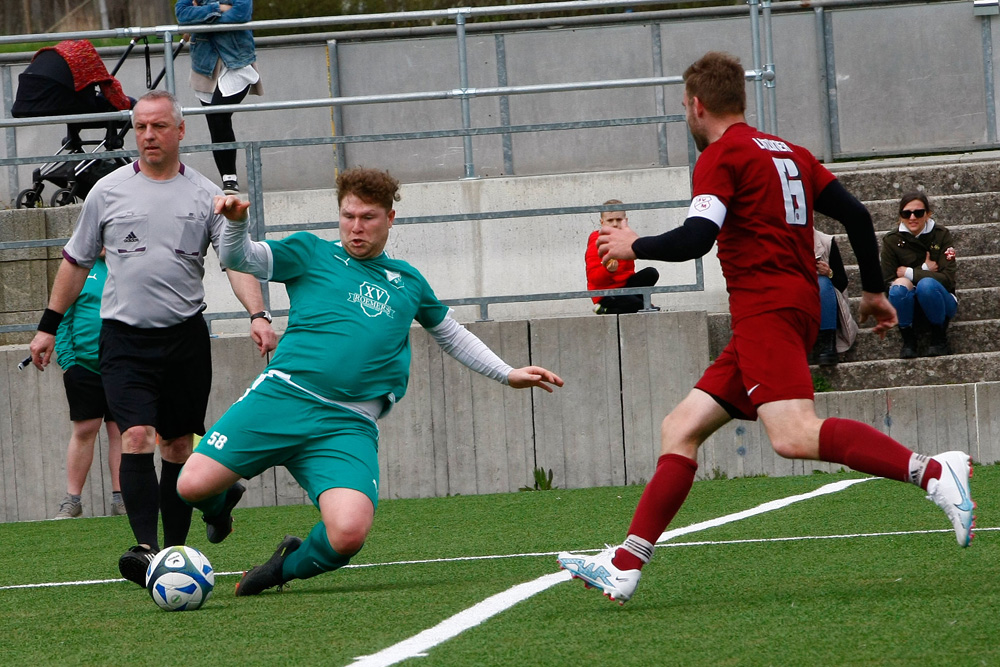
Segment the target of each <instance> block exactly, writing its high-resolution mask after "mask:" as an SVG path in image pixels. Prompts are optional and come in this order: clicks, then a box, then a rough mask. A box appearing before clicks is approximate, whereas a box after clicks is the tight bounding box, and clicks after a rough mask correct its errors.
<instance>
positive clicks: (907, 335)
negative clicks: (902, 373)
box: [899, 327, 917, 359]
mask: <svg viewBox="0 0 1000 667" xmlns="http://www.w3.org/2000/svg"><path fill="white" fill-rule="evenodd" d="M899 334H900V335H901V336H902V337H903V347H902V348H900V350H899V358H900V359H916V357H917V332H916V330H915V329H914V328H913V327H899Z"/></svg>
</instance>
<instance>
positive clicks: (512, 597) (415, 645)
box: [351, 477, 879, 667]
mask: <svg viewBox="0 0 1000 667" xmlns="http://www.w3.org/2000/svg"><path fill="white" fill-rule="evenodd" d="M869 479H879V478H877V477H862V478H861V479H849V480H844V481H840V482H834V483H833V484H827V485H825V486H821V487H820V488H818V489H816V490H814V491H810V492H809V493H802V494H799V495H796V496H789V497H787V498H779V499H777V500H772V501H770V502H766V503H763V504H761V505H758V506H757V507H754V508H751V509H748V510H744V511H742V512H736V513H735V514H727V515H726V516H721V517H718V518H715V519H711V520H709V521H702V522H700V523H696V524H692V525H690V526H684V527H683V528H677V529H675V530H669V531H666V532H665V533H663V534H662V535H660V539H658V540H657V543H660V542H663V541H665V540H669V539H671V538H673V537H678V536H680V535H687V534H688V533H693V532H696V531H700V530H707V529H709V528H714V527H716V526H722V525H724V524H727V523H731V522H733V521H741V520H742V519H746V518H749V517H752V516H756V515H758V514H763V513H765V512H772V511H774V510H777V509H781V508H783V507H787V506H788V505H791V504H793V503H797V502H800V501H803V500H808V499H810V498H816V497H818V496H824V495H827V494H829V493H836V492H838V491H842V490H844V489H846V488H848V487H849V486H852V485H854V484H858V483H860V482H866V481H868V480H869ZM570 579H571V576H570V574H569V573H568V572H566V571H560V572H555V573H553V574H546V575H545V576H542V577H539V578H538V579H535V580H534V581H529V582H527V583H524V584H518V585H517V586H514V587H513V588H510V589H508V590H506V591H504V592H502V593H497V594H496V595H493V596H491V597H488V598H486V599H485V600H483V601H482V602H480V603H478V604H476V605H473V606H472V607H470V608H468V609H465V610H463V611H460V612H458V613H457V614H455V615H454V616H452V617H450V618H446V619H445V620H443V621H441V622H440V623H438V624H437V625H435V626H434V627H432V628H428V629H427V630H424V631H423V632H420V633H418V634H416V635H414V636H412V637H410V638H409V639H404V640H403V641H401V642H399V643H397V644H393V645H392V646H389V647H388V648H384V649H382V650H381V651H379V652H378V653H373V654H371V655H365V656H359V657H357V658H355V659H354V663H352V665H351V667H389V665H394V664H396V663H397V662H402V661H403V660H406V659H408V658H416V657H420V656H425V655H427V651H429V650H430V649H432V648H434V647H435V646H437V645H438V644H441V643H443V642H445V641H447V640H449V639H451V638H453V637H456V636H457V635H459V634H461V633H462V632H464V631H466V630H468V629H469V628H473V627H475V626H477V625H479V624H480V623H482V622H483V621H485V620H487V619H489V618H491V617H493V616H496V615H497V614H499V613H500V612H502V611H506V610H507V609H509V608H510V607H513V606H514V605H515V604H517V603H518V602H521V601H523V600H526V599H528V598H530V597H531V596H533V595H535V594H536V593H541V592H542V591H544V590H547V589H549V588H551V587H552V586H555V585H556V584H558V583H560V582H563V581H569V580H570Z"/></svg>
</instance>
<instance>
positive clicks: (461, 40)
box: [0, 0, 777, 333]
mask: <svg viewBox="0 0 1000 667" xmlns="http://www.w3.org/2000/svg"><path fill="white" fill-rule="evenodd" d="M681 1H682V0H664V1H663V2H661V3H656V4H661V5H674V4H678V3H679V2H681ZM634 4H635V3H634V1H632V0H578V1H576V2H551V3H543V4H534V5H512V6H504V7H482V8H469V7H460V8H453V9H447V10H429V11H419V12H394V13H383V14H368V15H352V16H332V17H318V18H310V19H284V20H275V21H254V22H250V23H244V24H233V25H226V26H223V25H185V26H179V25H172V26H155V27H133V28H118V29H114V30H102V31H82V32H65V33H54V34H49V35H44V36H39V35H8V36H0V44H3V43H20V42H27V41H61V40H64V39H100V38H109V37H110V38H131V39H133V40H136V39H140V38H148V37H156V38H159V39H161V40H162V41H163V43H164V46H165V47H166V45H171V46H172V45H173V40H174V38H175V36H177V35H179V34H182V33H200V32H213V31H219V30H243V29H252V30H256V31H260V30H269V29H283V30H288V29H301V28H308V27H319V26H344V25H351V24H359V23H366V24H371V23H378V22H387V21H420V20H439V19H446V20H449V21H454V32H455V36H456V43H457V58H458V69H459V81H458V84H459V87H458V88H454V89H448V90H432V91H422V92H416V93H397V94H385V95H362V96H340V95H338V94H337V92H338V91H337V89H336V88H337V85H338V84H337V82H336V77H334V79H333V80H334V84H333V90H331V96H330V97H324V98H315V99H304V100H288V101H282V102H265V103H256V104H240V105H224V106H213V107H210V108H205V107H190V108H185V109H184V114H185V115H199V114H209V113H252V112H260V111H273V110H286V109H307V108H316V107H329V108H331V109H332V110H333V112H334V114H335V116H336V114H338V113H339V112H340V110H341V109H342V108H343V107H347V106H352V105H364V104H378V103H406V102H416V101H428V100H457V101H458V102H459V104H460V105H461V110H462V113H461V118H462V127H461V128H455V129H450V130H435V131H424V132H397V133H380V134H372V135H355V136H333V137H313V138H308V139H287V140H268V141H242V142H232V143H227V144H211V145H198V146H185V147H184V151H185V152H186V153H191V152H203V151H210V150H219V149H226V148H236V149H238V150H244V151H245V153H246V167H247V175H248V181H249V183H248V185H249V193H250V195H251V203H252V206H251V209H250V211H251V216H252V219H251V233H252V235H253V237H254V238H255V239H261V238H264V235H265V234H266V233H269V232H276V231H292V230H299V229H319V228H334V227H336V221H329V222H323V223H308V224H300V225H280V226H272V227H268V226H267V225H266V224H265V221H264V219H263V216H264V206H263V179H262V175H263V160H262V152H263V151H266V150H267V149H271V148H279V147H289V146H315V145H335V146H342V145H346V144H351V143H365V142H375V141H400V140H415V139H428V138H438V137H461V138H462V142H463V151H464V156H465V160H464V173H465V177H466V178H474V177H475V164H474V161H473V156H472V137H474V136H483V135H502V136H503V137H505V138H506V139H507V140H509V137H510V136H511V135H514V134H517V133H524V132H549V131H560V130H570V129H582V128H599V127H622V126H627V125H646V124H652V125H657V126H658V128H659V135H660V137H661V141H665V139H663V137H665V132H664V128H665V125H666V124H667V123H683V122H684V120H685V118H684V116H683V115H677V114H666V113H665V110H664V107H663V93H662V88H663V87H664V86H668V85H678V84H681V83H682V82H683V80H682V78H681V77H680V76H654V77H646V78H632V79H614V80H603V81H585V82H568V83H550V84H535V85H522V86H509V85H501V86H494V87H487V88H477V87H472V86H470V85H469V73H468V60H467V57H466V29H465V28H466V21H467V19H468V18H470V17H476V16H496V15H509V14H519V13H525V12H531V13H545V12H554V11H566V10H587V9H601V8H618V7H621V8H628V7H631V6H633V5H634ZM748 5H749V16H750V24H751V45H752V49H753V53H754V69H753V70H749V71H747V73H746V76H747V79H748V80H749V81H752V82H753V83H754V92H755V101H756V107H757V118H758V122H759V123H761V125H762V129H764V126H765V124H766V127H767V128H768V129H769V130H770V131H772V132H773V131H776V129H777V120H776V118H777V113H776V107H775V104H776V103H775V97H774V94H773V90H774V82H775V69H774V64H773V57H772V53H773V47H772V45H771V29H770V20H771V17H770V7H771V0H749V2H748ZM761 20H763V24H764V28H763V41H762V38H761V27H760V22H761ZM331 46H332V47H333V48H332V51H331V55H332V58H333V59H335V53H336V51H335V49H336V42H335V40H333V44H332V45H331ZM173 55H174V51H173V49H172V48H164V49H163V60H164V75H165V76H164V81H165V87H166V88H167V90H170V91H171V92H173V91H175V86H176V78H175V76H174V60H173ZM762 60H763V62H762ZM333 66H334V63H333V62H332V63H331V68H332V67H333ZM0 70H2V71H3V73H4V74H5V76H4V80H3V81H0V86H2V87H3V93H4V102H5V104H6V105H7V107H8V108H9V107H10V104H11V103H12V98H13V95H12V92H11V82H10V75H9V71H8V69H7V68H2V67H0ZM660 73H662V72H660ZM636 87H652V88H654V89H655V90H656V104H657V107H656V108H657V111H658V114H657V115H653V116H645V117H635V118H614V119H605V120H591V121H575V122H561V123H536V124H530V125H510V124H503V125H501V126H499V127H472V120H471V114H470V113H469V108H470V107H469V104H470V101H471V100H472V99H473V98H477V97H494V96H496V97H501V98H504V99H505V98H506V97H508V96H516V95H533V94H540V93H553V92H568V91H584V90H608V89H611V90H613V89H622V88H636ZM765 91H768V92H769V93H770V96H769V99H768V102H769V104H768V106H769V111H770V115H768V114H766V113H765V99H764V98H765ZM130 116H131V114H130V112H127V111H123V112H110V113H101V114H81V115H70V116H50V117H44V118H20V119H7V118H3V119H0V128H4V129H5V130H6V137H7V144H8V155H11V154H13V155H16V154H17V153H16V141H15V139H14V135H13V130H14V128H16V127H25V126H32V125H52V124H63V123H83V122H94V121H130ZM768 119H769V120H768ZM336 127H338V128H339V127H342V124H341V123H336ZM11 148H13V149H14V150H13V151H12V150H11ZM665 151H666V148H665V144H661V149H660V153H661V155H665ZM688 153H689V164H690V165H692V166H693V164H694V157H695V148H694V145H693V142H692V141H691V140H690V136H688ZM135 155H136V152H135V151H107V152H101V153H100V158H102V159H104V158H115V157H134V156H135ZM337 155H338V161H339V166H340V167H343V166H345V164H344V162H343V151H337ZM93 157H94V156H93V155H90V154H82V155H81V154H67V155H61V156H31V157H8V158H4V159H0V167H3V166H7V167H10V168H11V169H10V171H11V172H13V173H14V174H15V175H14V178H16V167H17V166H18V165H24V164H40V163H51V162H71V161H81V160H87V159H93ZM14 189H15V190H16V188H14ZM687 204H688V202H687V201H683V202H676V201H675V202H631V203H626V204H625V207H626V208H627V209H629V210H641V209H644V208H646V209H648V208H656V207H659V208H679V207H686V206H687ZM599 210H602V209H601V207H595V206H581V207H571V208H567V209H550V210H547V211H542V212H540V211H539V210H538V209H533V210H531V211H501V212H489V213H478V214H468V215H458V216H424V217H421V218H418V219H412V220H405V219H397V220H396V221H395V224H401V223H402V224H407V223H409V224H427V223H434V222H450V221H455V220H485V219H498V218H512V217H522V216H528V215H532V216H534V215H543V214H551V215H568V214H579V213H586V212H595V211H599ZM65 241H66V239H39V240H33V241H18V242H7V243H0V251H2V250H7V249H23V248H33V247H53V246H58V245H63V244H64V243H65ZM695 268H696V278H695V281H694V282H693V283H691V284H688V285H669V286H660V287H650V288H633V289H620V290H604V291H601V292H587V291H584V292H579V291H574V292H556V293H547V294H522V295H504V296H481V297H467V298H463V299H452V300H449V301H446V303H448V304H449V305H477V306H478V307H479V309H480V317H481V319H488V308H489V305H490V304H495V303H511V302H518V301H522V302H530V301H543V300H545V301H547V300H555V299H570V298H582V297H590V296H595V295H597V296H607V295H617V294H642V295H643V298H644V303H645V305H646V307H647V308H649V307H650V300H649V297H650V295H651V294H654V293H664V292H678V291H696V290H697V291H701V290H703V289H704V276H703V268H702V264H701V260H696V262H695ZM265 298H266V295H265ZM277 314H280V313H277ZM244 315H245V314H244V313H242V312H240V313H214V314H212V315H210V316H209V317H210V319H227V318H243V317H244ZM32 329H33V327H32V326H29V325H4V326H0V333H3V332H9V331H24V330H32Z"/></svg>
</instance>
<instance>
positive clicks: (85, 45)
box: [11, 39, 132, 118]
mask: <svg viewBox="0 0 1000 667" xmlns="http://www.w3.org/2000/svg"><path fill="white" fill-rule="evenodd" d="M131 107H132V101H131V100H130V99H129V98H128V97H127V96H126V95H125V92H124V91H123V90H122V86H121V84H120V83H119V82H118V79H116V78H114V77H113V76H111V74H109V73H108V69H107V67H105V66H104V61H103V60H101V57H100V56H99V55H98V54H97V49H95V48H94V45H93V44H91V43H90V42H89V41H88V40H85V39H78V40H66V41H63V42H59V43H58V44H56V45H55V46H47V47H45V48H43V49H39V50H38V52H37V53H35V56H34V57H33V58H32V60H31V64H30V65H28V67H27V69H25V70H24V71H23V72H22V73H21V74H20V76H18V87H17V95H16V99H15V100H14V105H13V106H12V107H11V115H12V116H14V117H15V118H23V117H26V116H62V115H71V114H84V113H101V112H105V111H124V110H126V109H130V108H131Z"/></svg>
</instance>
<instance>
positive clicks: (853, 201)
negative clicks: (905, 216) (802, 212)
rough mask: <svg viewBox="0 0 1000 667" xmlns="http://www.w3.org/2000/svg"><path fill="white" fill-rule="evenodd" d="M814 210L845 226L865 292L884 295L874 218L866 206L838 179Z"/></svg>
mask: <svg viewBox="0 0 1000 667" xmlns="http://www.w3.org/2000/svg"><path fill="white" fill-rule="evenodd" d="M813 208H814V209H815V210H816V211H818V212H820V213H822V214H823V215H828V216H830V217H831V218H833V219H834V220H836V221H837V222H839V223H840V224H842V225H843V226H844V229H845V230H846V231H847V239H848V240H849V241H850V242H851V248H852V249H853V250H854V256H855V257H856V258H857V260H858V270H859V273H860V274H861V289H862V290H864V291H865V292H873V293H874V292H881V291H882V290H883V289H884V287H885V286H884V283H883V276H882V260H881V259H880V258H879V252H878V242H877V241H876V240H875V226H874V224H872V216H871V213H869V212H868V209H867V208H866V207H865V205H864V204H862V203H861V202H860V201H858V199H857V197H855V196H854V195H852V194H851V193H850V192H848V191H847V190H846V189H845V188H844V186H843V184H841V182H840V181H838V180H836V179H834V180H832V181H830V183H829V184H828V185H827V186H826V187H825V188H823V191H822V192H821V193H819V196H818V197H816V202H815V204H814V205H813Z"/></svg>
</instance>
